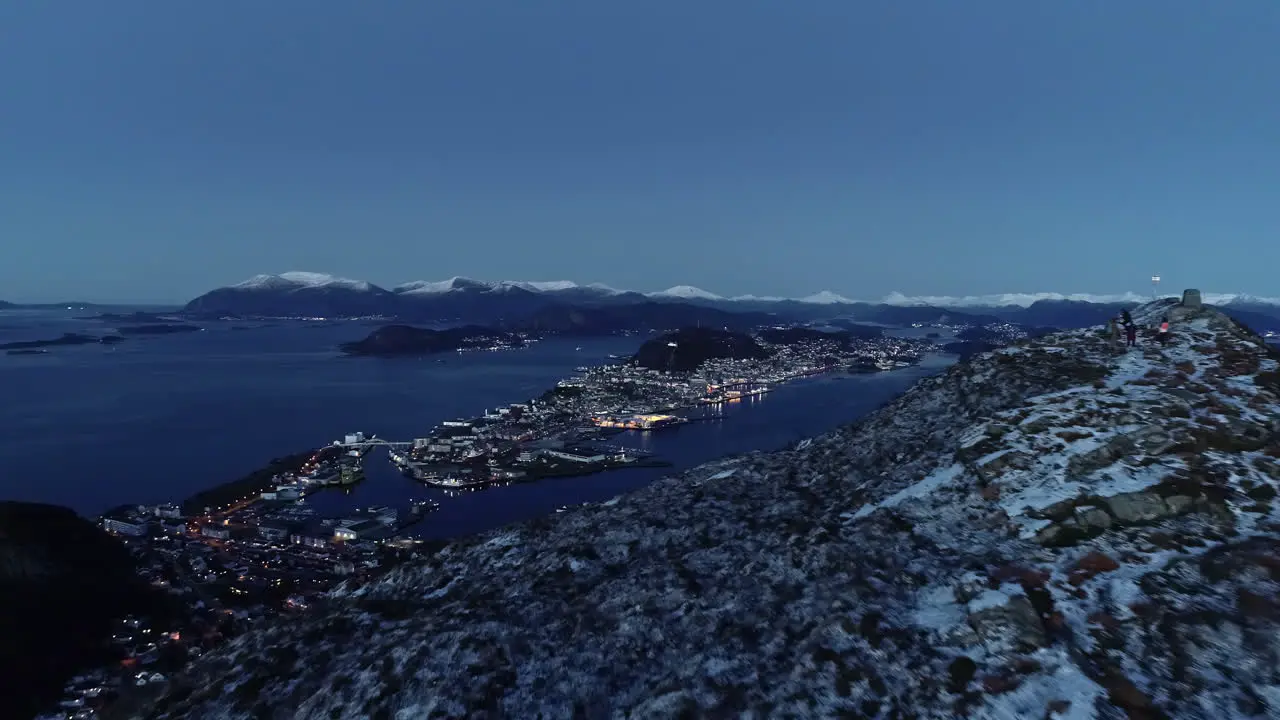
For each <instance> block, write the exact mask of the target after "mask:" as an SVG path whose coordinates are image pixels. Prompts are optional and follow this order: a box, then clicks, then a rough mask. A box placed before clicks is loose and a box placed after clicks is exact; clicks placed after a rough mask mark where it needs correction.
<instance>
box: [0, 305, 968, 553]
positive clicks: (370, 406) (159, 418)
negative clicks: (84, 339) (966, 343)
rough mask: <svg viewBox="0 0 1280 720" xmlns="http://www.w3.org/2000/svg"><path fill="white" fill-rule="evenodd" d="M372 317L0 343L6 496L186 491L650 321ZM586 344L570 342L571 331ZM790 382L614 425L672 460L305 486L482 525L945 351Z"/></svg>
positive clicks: (546, 371)
mask: <svg viewBox="0 0 1280 720" xmlns="http://www.w3.org/2000/svg"><path fill="white" fill-rule="evenodd" d="M76 314H80V313H76V312H74V311H57V312H51V311H39V312H36V311H0V342H9V341H12V340H28V339H35V338H42V337H53V336H56V335H58V334H60V333H62V332H93V333H103V332H105V331H107V330H109V329H110V326H109V325H104V324H103V323H100V322H98V321H85V320H76V319H74V315H76ZM372 327H373V326H372V325H368V324H361V323H354V322H353V323H334V324H304V323H276V324H244V325H239V326H235V325H231V324H209V325H207V326H206V329H205V330H204V331H202V332H199V333H192V334H183V335H165V336H156V337H147V338H130V339H128V340H126V341H125V342H123V343H120V344H119V345H116V346H99V345H93V346H82V347H65V348H52V349H51V351H50V353H49V354H47V355H38V356H8V355H2V354H0V498H5V499H18V500H32V501H41V502H51V503H58V504H63V505H67V506H70V507H72V508H75V509H76V510H77V511H79V512H81V513H84V514H86V515H94V514H97V513H99V512H101V511H102V510H104V509H106V508H108V507H110V506H113V505H117V504H121V503H125V502H140V503H143V502H160V501H165V500H180V499H181V498H183V497H185V496H187V495H189V494H191V493H193V492H195V491H196V490H199V489H202V488H204V487H208V486H210V485H214V484H217V483H220V482H224V481H226V480H230V479H233V478H236V477H239V476H241V475H244V474H246V473H248V472H250V471H252V470H254V469H256V468H258V467H261V466H262V465H263V464H265V463H266V461H267V460H269V459H271V458H273V457H277V456H280V455H283V454H287V453H290V452H296V451H298V450H302V449H307V448H312V447H317V446H319V445H322V444H325V443H328V442H331V441H332V440H335V439H337V438H340V437H341V436H342V435H343V434H344V433H347V432H352V431H356V430H362V431H364V432H366V433H377V434H378V435H379V436H380V437H384V438H388V439H394V440H408V439H411V438H413V437H415V436H420V435H422V434H424V433H425V432H426V431H428V430H429V429H430V428H431V427H433V426H434V425H436V424H437V423H439V422H440V421H441V420H446V419H449V418H453V417H460V416H471V415H475V414H478V413H479V412H480V411H482V410H484V409H485V408H489V407H495V406H497V405H500V404H505V403H510V402H517V401H521V400H526V399H528V398H530V397H534V396H536V395H539V394H541V393H542V392H543V391H544V390H546V389H547V388H549V387H550V386H552V385H553V384H554V383H555V381H556V380H558V379H560V378H563V377H565V376H566V375H569V374H571V373H572V372H573V370H574V368H576V367H578V366H582V365H595V364H600V363H604V362H609V356H610V355H611V354H626V353H630V352H633V351H634V350H635V349H636V347H638V346H639V344H640V342H642V341H643V339H644V338H639V337H633V338H607V339H600V340H590V341H548V342H543V343H538V344H536V345H534V346H533V347H530V348H527V349H524V350H518V351H508V352H499V353H468V354H465V355H456V354H449V355H447V356H445V358H444V362H436V359H435V358H428V359H422V360H418V359H412V360H409V359H406V360H378V359H367V358H345V357H342V356H341V355H340V354H339V353H338V352H337V350H336V346H337V344H338V343H340V342H343V341H347V340H353V339H358V338H360V337H363V336H364V335H365V334H367V333H368V332H369V331H370V330H371V329H372ZM579 348H580V349H579ZM950 362H951V359H950V358H946V357H934V358H930V359H928V360H927V361H926V362H925V363H924V364H923V365H921V366H920V367H917V368H911V369H907V370H901V371H896V372H892V373H882V374H878V375H861V376H824V377H820V378H815V379H811V380H806V381H801V382H797V383H794V384H791V385H787V386H784V387H782V388H779V389H777V390H775V391H774V392H773V393H770V394H768V395H765V396H762V397H760V398H757V399H755V400H754V401H747V402H743V403H740V404H735V405H729V406H725V408H724V410H723V413H722V417H721V419H719V420H717V421H715V422H707V423H698V424H693V425H688V426H684V427H681V428H677V429H674V430H670V431H666V432H661V433H651V434H642V433H626V434H623V435H621V436H618V437H617V438H615V439H614V440H612V442H616V443H625V444H628V445H632V446H635V447H644V448H646V449H650V450H653V451H655V452H656V453H658V454H659V455H660V456H661V457H662V458H663V459H666V460H669V461H671V462H673V463H675V467H674V468H672V469H636V470H628V471H620V472H613V473H602V474H599V475H594V476H588V477H581V478H565V479H555V480H546V481H541V482H537V483H531V484H524V485H512V486H508V487H500V488H491V489H487V490H483V491H479V492H472V493H465V494H462V495H460V496H457V497H448V496H446V495H444V494H443V493H442V492H441V491H438V490H434V489H427V488H424V487H423V486H421V485H419V484H417V483H414V482H412V481H410V480H408V479H406V478H404V477H402V476H400V475H398V474H397V473H396V472H395V471H394V469H393V468H392V467H390V465H389V463H387V462H385V455H383V454H382V453H375V454H374V455H373V456H371V457H370V461H369V463H368V472H367V479H366V480H365V481H364V482H363V483H361V484H360V485H358V486H356V487H355V488H353V489H352V490H351V491H350V492H343V491H339V490H333V491H325V492H322V493H319V494H317V495H314V496H312V497H311V498H309V499H308V500H307V502H308V503H310V504H312V505H314V506H316V507H317V508H318V509H320V510H321V511H323V512H325V513H334V514H336V513H341V512H343V511H346V510H349V509H352V508H354V507H360V506H366V505H369V504H375V503H376V504H383V503H385V504H394V505H399V506H405V505H407V503H408V502H409V501H410V499H412V498H422V497H432V498H436V499H438V500H440V502H441V509H440V511H439V512H436V513H434V514H432V515H431V516H429V517H428V518H427V519H426V521H424V522H423V523H422V524H421V525H420V526H419V528H418V531H419V534H420V535H422V536H424V537H441V536H451V535H457V534H463V533H469V532H474V531H478V530H482V529H485V528H489V527H494V526H497V525H501V524H505V523H508V522H511V521H515V520H519V519H523V518H527V517H531V516H535V515H539V514H543V513H546V512H550V511H552V510H553V509H554V508H556V507H558V506H560V505H564V504H572V503H579V502H588V501H596V500H603V499H606V498H608V497H612V496H613V495H616V494H617V493H619V492H622V491H625V490H629V489H633V488H636V487H639V486H641V485H644V484H646V483H649V482H651V481H653V480H654V479H656V478H658V477H661V476H662V475H663V474H665V473H669V472H672V471H673V470H679V469H683V468H687V467H690V466H693V465H696V464H698V463H701V462H705V461H707V460H711V459H714V458H717V457H720V456H723V455H727V454H734V453H741V452H747V451H751V450H757V449H769V448H775V447H780V446H782V445H784V444H786V443H788V442H791V441H793V440H796V439H798V438H801V437H805V436H808V435H813V434H817V433H820V432H823V431H826V430H829V429H832V428H834V427H836V426H838V425H840V424H843V423H847V422H850V421H852V420H855V419H856V418H858V417H859V416H861V415H863V414H865V413H866V412H868V411H870V410H872V409H874V408H876V407H878V406H880V405H882V404H883V403H885V402H887V401H888V400H889V399H891V398H892V397H894V396H895V395H897V394H899V393H901V392H902V391H903V390H905V389H906V388H907V387H909V386H910V385H911V384H912V383H913V382H914V381H915V380H916V379H917V378H919V377H921V376H923V375H927V374H931V373H934V372H937V371H939V370H940V369H942V368H944V367H945V366H946V365H948V364H950Z"/></svg>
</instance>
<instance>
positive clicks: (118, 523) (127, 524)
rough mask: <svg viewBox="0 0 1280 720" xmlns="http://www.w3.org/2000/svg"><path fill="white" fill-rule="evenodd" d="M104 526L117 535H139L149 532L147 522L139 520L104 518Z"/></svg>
mask: <svg viewBox="0 0 1280 720" xmlns="http://www.w3.org/2000/svg"><path fill="white" fill-rule="evenodd" d="M102 528H103V529H104V530H106V531H107V532H111V533H116V534H117V535H132V536H134V537H139V536H142V535H146V534H147V524H146V523H145V522H142V521H138V520H123V519H120V518H103V519H102Z"/></svg>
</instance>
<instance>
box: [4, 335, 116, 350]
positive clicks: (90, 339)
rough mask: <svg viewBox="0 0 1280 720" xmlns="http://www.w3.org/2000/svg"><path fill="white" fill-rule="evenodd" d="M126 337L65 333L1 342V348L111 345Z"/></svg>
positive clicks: (26, 348)
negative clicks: (58, 335)
mask: <svg viewBox="0 0 1280 720" xmlns="http://www.w3.org/2000/svg"><path fill="white" fill-rule="evenodd" d="M123 339H124V338H122V337H120V336H119V335H103V336H100V337H99V336H96V335H81V334H80V333H63V335H62V336H61V337H56V338H51V339H48V340H19V341H16V342H7V343H0V350H10V351H13V350H35V349H38V348H47V347H60V346H63V345H97V344H101V345H111V344H114V343H118V342H120V341H121V340H123Z"/></svg>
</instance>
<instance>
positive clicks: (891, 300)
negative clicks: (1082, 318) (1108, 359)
mask: <svg viewBox="0 0 1280 720" xmlns="http://www.w3.org/2000/svg"><path fill="white" fill-rule="evenodd" d="M1150 299H1151V297H1150V296H1146V295H1139V294H1137V293H1132V292H1126V293H1117V294H1112V295H1107V294H1092V293H1053V292H1037V293H997V294H992V295H958V296H957V295H915V296H908V295H904V294H902V293H900V292H891V293H889V294H888V295H886V296H884V298H883V299H881V301H880V302H882V303H884V304H886V305H901V306H904V307H911V306H921V305H927V306H932V307H956V308H962V307H1010V306H1015V305H1016V306H1019V307H1030V306H1031V305H1032V304H1033V303H1036V302H1039V301H1041V300H1071V301H1075V302H1087V303H1140V302H1146V301H1148V300H1150Z"/></svg>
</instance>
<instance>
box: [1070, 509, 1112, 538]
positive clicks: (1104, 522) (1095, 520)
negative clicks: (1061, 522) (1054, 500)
mask: <svg viewBox="0 0 1280 720" xmlns="http://www.w3.org/2000/svg"><path fill="white" fill-rule="evenodd" d="M1075 520H1076V524H1077V525H1079V526H1080V527H1081V528H1083V529H1084V530H1085V531H1094V530H1096V531H1099V532H1101V531H1103V530H1107V529H1109V528H1110V527H1111V516H1110V515H1108V514H1107V511H1106V510H1103V509H1102V508H1100V507H1078V508H1076V509H1075Z"/></svg>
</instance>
